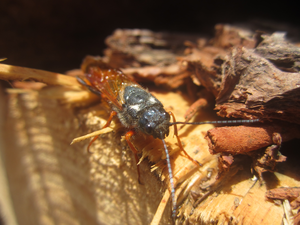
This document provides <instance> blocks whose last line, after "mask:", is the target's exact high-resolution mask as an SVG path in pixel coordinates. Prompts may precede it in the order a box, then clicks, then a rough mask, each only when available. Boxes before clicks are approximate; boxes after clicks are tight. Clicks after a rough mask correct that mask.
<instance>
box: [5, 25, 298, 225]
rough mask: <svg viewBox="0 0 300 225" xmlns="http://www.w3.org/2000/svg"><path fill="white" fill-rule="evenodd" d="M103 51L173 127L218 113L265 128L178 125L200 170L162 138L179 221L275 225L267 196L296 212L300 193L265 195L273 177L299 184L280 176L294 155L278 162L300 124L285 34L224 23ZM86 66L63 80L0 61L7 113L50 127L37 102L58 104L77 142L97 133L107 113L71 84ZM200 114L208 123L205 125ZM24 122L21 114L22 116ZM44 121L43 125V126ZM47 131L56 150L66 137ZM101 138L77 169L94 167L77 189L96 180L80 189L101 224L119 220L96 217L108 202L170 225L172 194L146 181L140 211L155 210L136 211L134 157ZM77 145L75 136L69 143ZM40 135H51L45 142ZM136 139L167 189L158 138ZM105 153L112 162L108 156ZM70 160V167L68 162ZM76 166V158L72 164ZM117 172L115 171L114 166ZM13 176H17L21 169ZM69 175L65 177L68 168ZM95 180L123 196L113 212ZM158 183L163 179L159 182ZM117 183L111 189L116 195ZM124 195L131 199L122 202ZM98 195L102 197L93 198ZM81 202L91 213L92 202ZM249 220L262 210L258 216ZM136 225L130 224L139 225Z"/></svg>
mask: <svg viewBox="0 0 300 225" xmlns="http://www.w3.org/2000/svg"><path fill="white" fill-rule="evenodd" d="M106 44H107V46H108V48H107V49H106V50H105V52H104V56H103V57H100V58H101V60H103V61H104V62H106V63H108V64H109V65H110V66H112V67H116V68H121V69H122V70H123V72H124V73H126V74H127V75H128V76H131V77H132V78H133V79H135V80H136V81H137V82H143V84H148V83H153V84H155V85H157V86H158V87H157V88H155V89H154V95H155V96H158V98H159V99H160V100H161V101H162V103H163V104H164V106H165V107H166V108H170V109H172V110H171V111H172V112H174V114H175V115H176V118H177V120H178V121H190V120H194V121H195V120H205V119H206V118H208V120H212V119H214V118H215V116H211V115H209V114H212V112H210V113H203V114H201V116H203V117H201V118H199V117H197V114H198V113H199V111H205V110H203V109H204V108H206V107H208V106H209V105H214V104H215V110H217V113H218V115H220V116H222V117H227V118H243V119H250V120H251V119H260V121H259V122H258V123H256V124H253V125H243V126H230V127H217V128H213V126H212V125H207V124H206V125H202V126H189V125H186V126H182V127H181V129H180V135H181V139H182V143H183V146H184V148H185V149H186V150H187V151H188V153H189V154H190V155H191V156H192V157H193V158H194V159H196V160H197V161H199V162H200V163H201V165H202V166H201V167H197V166H196V165H195V164H194V163H193V162H191V161H190V160H189V159H187V158H186V157H185V156H184V155H183V154H182V153H181V152H180V151H179V147H178V146H177V144H176V141H175V140H174V138H173V137H172V135H170V136H169V137H168V138H167V139H166V141H167V143H168V149H170V155H171V164H172V168H173V171H174V174H173V175H174V179H175V185H176V198H177V199H178V203H179V204H180V209H179V210H178V215H177V221H176V222H178V223H192V224H193V223H195V224H196V223H203V224H209V223H220V224H221V223H222V224H225V223H229V222H230V223H233V224H237V223H240V222H241V221H242V222H243V224H253V223H255V222H257V223H260V224H266V225H267V224H278V225H279V224H281V222H282V220H283V219H284V209H282V208H281V207H278V206H277V205H275V204H273V203H272V202H270V201H266V199H265V193H267V194H266V196H267V198H269V199H281V200H283V199H288V200H289V201H290V204H291V206H292V208H293V209H298V208H299V204H298V203H299V199H298V198H299V196H298V197H295V198H294V197H293V196H296V195H297V193H296V192H295V193H296V194H295V193H294V192H293V191H295V190H297V188H295V189H293V190H292V189H291V190H288V189H282V190H277V189H273V190H269V187H274V186H276V185H277V183H276V182H278V180H279V181H280V185H283V186H288V187H299V186H300V183H299V179H298V180H297V179H296V178H294V177H297V171H293V170H288V172H286V171H284V172H282V173H279V172H277V171H279V170H278V168H280V166H281V164H282V165H284V164H286V163H288V162H289V161H288V160H289V158H287V157H285V156H284V155H285V152H284V151H282V149H281V147H282V143H283V142H286V141H289V140H291V139H294V138H300V129H299V126H300V119H299V116H298V115H299V114H300V108H299V104H298V99H299V97H300V89H299V85H300V76H299V68H300V67H299V58H300V57H299V55H300V54H299V52H300V50H299V47H297V46H296V45H294V44H292V43H290V42H289V41H287V40H286V39H285V37H284V35H283V34H282V33H274V34H262V33H261V32H257V33H255V32H252V31H250V30H248V29H244V28H238V27H234V26H230V25H217V26H216V34H215V36H214V37H213V38H211V39H207V38H203V37H199V36H197V35H182V34H169V33H155V32H152V31H149V30H139V29H135V30H125V29H124V30H122V29H118V30H116V31H115V32H114V33H113V34H112V35H111V36H110V37H108V38H107V39H106ZM99 54H100V53H99ZM82 69H83V71H78V70H74V71H70V72H69V73H68V74H69V75H70V76H64V75H61V74H55V73H50V72H45V71H39V70H33V69H28V68H20V67H14V66H9V65H5V64H0V78H1V79H4V80H7V81H10V82H11V81H13V82H12V84H13V85H14V87H16V88H18V89H17V90H16V89H14V90H9V91H8V93H9V94H10V95H12V97H11V99H12V101H13V102H11V103H10V104H11V106H10V109H11V110H18V109H19V105H18V103H19V101H20V102H21V103H22V102H23V101H24V110H23V111H20V112H19V114H20V113H21V114H22V112H27V111H28V110H33V111H32V113H38V112H41V111H42V112H43V113H44V116H45V118H48V117H49V118H50V119H49V120H52V121H53V116H51V113H50V112H48V111H47V110H45V108H46V109H47V107H45V105H43V104H42V103H41V102H43V101H42V100H41V98H40V97H44V98H45V99H46V100H45V101H46V102H47V104H49V106H53V107H52V108H51V110H53V109H54V108H55V107H58V106H59V107H62V108H61V109H60V110H58V111H57V112H56V114H55V115H56V117H55V118H60V117H59V114H60V113H66V114H64V116H63V117H62V118H64V121H61V123H66V124H69V123H71V125H72V126H71V128H70V127H68V126H69V125H68V126H67V125H66V128H68V129H72V132H70V133H71V134H74V132H75V131H74V130H75V129H76V128H75V127H76V126H75V122H74V121H75V120H76V121H77V122H78V123H79V125H78V127H79V128H78V131H77V130H76V132H75V133H76V134H79V133H80V135H83V134H86V133H82V132H87V131H89V132H91V131H95V128H98V127H99V126H100V125H99V120H100V121H104V120H105V119H107V114H106V113H103V111H105V110H106V108H105V106H102V105H101V104H100V105H96V106H95V103H98V102H99V99H98V98H97V96H95V95H94V94H92V93H90V92H88V91H86V90H83V88H82V87H81V86H80V85H79V84H78V83H77V81H76V79H75V77H74V76H75V75H80V74H81V73H82V72H84V71H85V69H84V68H82ZM14 80H17V81H14ZM24 80H34V81H39V82H41V83H43V84H42V85H41V84H38V85H36V84H34V85H33V84H32V83H24V82H20V81H24ZM45 84H47V86H45ZM161 88H163V89H166V88H167V89H168V90H172V92H169V93H165V92H163V93H161V92H162V91H161ZM24 89H27V90H32V91H35V95H33V92H28V91H27V90H26V92H25V91H24ZM173 92H175V93H173ZM20 93H25V96H28V98H29V99H32V101H36V102H38V103H37V104H36V105H37V107H36V108H30V106H28V107H27V104H29V103H28V102H27V100H26V97H25V99H22V97H20V96H18V94H20ZM27 94H28V95H27ZM37 96H38V97H37ZM57 100H58V101H57ZM56 101H57V102H56ZM85 103H86V104H85ZM47 104H46V105H47ZM56 104H57V105H56ZM29 105H30V104H29ZM47 106H48V105H47ZM54 106H55V107H54ZM68 106H69V107H68ZM22 107H23V106H22ZM49 113H50V114H49ZM19 114H18V115H19ZM74 114H76V116H75V117H76V118H75V117H74V118H73V116H74ZM95 115H100V116H99V117H97V116H95ZM26 116H27V115H26ZM26 116H25V117H26ZM25 117H24V118H25ZM204 117H205V119H203V118H204ZM28 118H29V117H26V119H28ZM96 118H97V119H96ZM99 118H100V119H99ZM18 119H20V120H22V119H23V118H22V117H18V116H17V114H11V115H10V118H9V121H10V122H11V123H12V122H13V121H18ZM40 120H41V121H42V119H40ZM44 120H45V121H46V120H47V119H44ZM65 121H67V122H65ZM91 121H92V122H91ZM24 123H25V122H24V121H23V120H22V121H20V123H19V124H20V125H18V126H21V128H22V132H23V133H24V132H25V133H26V130H24V129H26V127H23V126H22V124H23V125H24ZM51 124H53V123H51ZM45 126H47V124H46V125H45ZM48 126H49V125H48ZM61 126H62V125H61ZM16 127H17V125H16ZM50 127H51V126H50ZM54 128H55V127H54ZM35 129H36V128H35ZM44 129H46V128H44ZM61 129H63V128H61ZM50 130H52V127H51V129H50ZM14 132H15V133H14ZM14 132H11V134H12V135H13V134H18V131H17V129H15V130H14ZM106 132H109V133H106ZM53 133H54V135H53V136H54V137H55V140H57V141H60V139H61V136H59V137H57V136H56V135H57V130H55V129H54V132H53ZM70 133H68V132H67V131H65V132H64V133H63V134H65V135H66V136H68V137H69V136H70ZM80 135H77V136H80ZM101 135H107V137H108V138H107V140H103V138H102V140H101V141H97V142H96V146H94V147H93V149H92V151H93V152H95V153H94V154H93V155H92V156H89V157H88V158H89V159H88V160H87V161H86V162H85V163H86V164H85V163H82V165H90V164H89V163H90V162H92V164H91V165H90V167H91V168H90V169H91V170H92V171H93V172H91V173H89V172H90V171H88V170H89V168H88V166H87V167H84V168H85V169H86V170H87V171H88V173H87V174H89V176H88V177H90V179H91V180H89V179H88V178H87V179H84V180H85V182H91V183H92V185H91V186H89V187H85V191H86V192H89V193H93V194H95V196H94V195H93V197H95V199H96V201H97V202H96V203H97V204H98V205H97V204H96V206H95V209H96V210H97V213H99V215H101V216H102V217H103V218H109V219H107V221H110V222H111V224H112V223H114V222H116V221H118V220H115V219H116V218H114V217H112V216H110V215H108V214H107V213H105V212H104V211H101V210H102V209H101V208H102V207H103V208H105V207H107V206H108V205H109V207H108V208H109V210H108V211H109V212H113V211H114V210H120V212H124V211H126V210H128V209H129V214H128V215H124V214H123V213H120V218H121V217H122V219H125V220H127V221H130V222H133V223H134V222H135V223H137V224H138V223H140V224H142V223H150V221H151V219H152V216H153V214H154V213H155V209H153V208H155V207H154V205H155V206H159V207H158V211H157V212H156V214H155V215H154V220H153V221H152V224H153V225H154V224H158V223H159V221H160V220H161V219H162V221H164V223H167V222H170V220H169V218H170V210H169V209H170V208H169V207H170V206H169V205H168V204H166V201H168V198H169V195H168V191H169V190H168V188H167V190H166V191H165V193H164V194H163V192H162V189H161V186H156V187H152V188H150V189H149V186H148V181H150V180H151V179H152V178H153V177H152V178H149V177H148V176H147V175H145V180H144V182H145V187H144V188H143V189H141V190H143V191H145V192H146V193H147V196H150V198H151V199H146V198H142V199H143V200H144V201H145V205H147V204H148V203H149V204H150V203H151V205H147V210H149V212H151V213H149V212H148V211H147V210H144V209H143V207H142V205H143V204H144V203H143V204H142V203H141V205H139V203H137V202H139V201H138V200H139V198H140V199H141V196H144V195H143V193H142V192H141V191H136V189H139V186H138V185H137V183H136V182H135V181H134V175H133V174H134V173H133V172H132V171H130V172H128V171H127V170H126V176H125V175H124V174H123V172H124V168H127V166H128V165H129V166H131V167H132V165H133V164H132V162H131V161H130V157H128V154H129V153H128V152H127V150H124V149H125V148H126V147H124V145H123V140H122V139H121V136H122V129H116V130H115V129H114V131H113V129H111V128H108V129H107V130H105V133H101ZM21 136H22V135H21ZM75 137H76V136H72V139H73V138H75ZM116 137H118V138H116ZM29 138H30V137H29ZM47 138H48V139H49V138H51V137H50V136H47ZM116 139H118V141H116ZM120 139H121V140H120ZM133 142H134V145H135V146H136V147H137V148H138V149H140V150H141V152H140V153H141V155H140V156H141V160H140V162H141V164H142V163H143V162H142V160H143V159H145V158H147V159H148V160H149V161H148V163H149V162H150V163H151V166H152V171H156V173H157V174H158V176H159V180H160V181H162V182H164V187H168V185H169V184H168V172H167V169H166V164H165V156H164V154H163V153H162V152H163V151H162V150H161V149H162V148H163V146H162V145H161V143H158V142H157V141H156V140H155V139H154V138H151V137H150V138H149V137H145V136H144V135H140V134H138V135H137V136H136V138H135V139H134V141H133ZM15 144H16V143H15ZM18 144H20V145H19V146H18V147H19V148H22V146H23V147H24V146H25V145H26V144H27V145H26V146H25V147H26V149H27V150H26V151H27V152H29V153H28V154H33V153H32V152H30V151H31V150H30V140H29V142H26V141H25V142H20V143H17V144H16V145H18ZM64 146H65V145H64ZM74 146H76V145H74ZM99 146H100V147H101V148H103V152H102V151H99ZM78 148H79V149H78ZM16 149H17V148H14V150H13V152H14V153H16V152H17V150H16ZM80 149H83V145H80V146H79V147H77V151H79V153H74V154H75V156H74V159H73V158H72V159H71V160H70V161H68V160H67V162H68V163H69V164H72V160H74V161H76V160H79V161H80V160H83V159H82V158H84V157H87V156H86V153H84V154H83V151H81V152H80ZM37 150H38V148H37V149H35V151H36V152H37ZM71 150H72V149H70V148H68V150H66V149H65V148H64V149H60V148H59V149H58V150H57V152H56V153H58V155H60V154H62V155H65V154H69V153H66V151H67V152H69V151H71ZM115 151H117V152H118V153H120V154H116V157H117V158H114V156H115ZM35 154H37V153H35ZM70 154H71V153H70ZM72 154H73V153H72ZM122 154H126V157H125V158H126V160H127V161H126V162H124V163H120V162H119V161H120V159H121V158H122V159H123V155H122ZM108 155H109V156H108ZM111 155H112V158H110V156H111ZM8 156H11V157H12V156H13V155H12V154H9V152H8ZM24 157H25V156H24ZM53 157H54V156H53ZM65 157H66V158H68V156H65ZM72 157H73V156H72ZM77 157H81V158H78V159H77ZM102 157H103V159H102ZM107 161H109V162H111V161H113V162H114V163H115V162H118V163H116V165H117V166H116V168H111V167H110V166H109V165H106V163H107ZM121 161H122V160H121ZM43 162H45V161H43ZM114 163H112V164H113V165H115V164H114ZM99 164H100V166H101V168H102V169H103V170H105V171H106V170H107V171H110V170H114V172H115V174H114V175H113V176H114V177H111V178H107V177H103V176H100V172H101V171H100V170H99V169H97V168H98V167H97V166H99ZM127 164H128V165H127ZM62 165H63V164H62ZM62 165H61V166H62ZM147 165H148V164H147ZM62 167H63V166H62ZM75 167H76V166H75ZM75 167H74V168H75ZM251 167H252V169H254V171H255V172H256V173H255V175H257V176H256V177H255V179H250V178H251V177H252V176H253V174H251ZM10 168H11V167H10ZM18 168H19V169H20V170H22V169H24V168H22V166H21V165H20V166H19V167H18ZM41 168H42V165H41ZM45 170H47V168H46V169H45ZM66 170H67V171H68V169H66ZM74 170H76V169H74ZM95 171H96V172H95ZM146 171H147V170H146ZM266 171H269V172H271V174H272V176H275V177H276V179H277V180H276V181H264V182H257V180H258V179H259V180H260V181H262V179H263V178H264V176H265V174H267V173H265V172H266ZM69 172H70V171H69ZM144 173H145V171H144ZM263 173H264V176H263V175H262V174H263ZM71 174H73V173H71ZM291 174H292V175H293V176H294V177H293V176H291ZM97 176H99V177H101V178H102V179H105V180H106V181H105V182H108V183H109V185H111V186H112V187H114V188H116V189H117V195H116V196H118V197H120V198H119V199H117V200H116V202H117V203H118V204H115V205H112V204H110V203H109V201H107V200H105V205H104V204H102V203H101V201H102V198H103V199H104V197H105V196H104V195H103V194H99V190H101V188H103V187H102V186H101V185H100V186H101V187H100V186H99V179H98V178H97ZM266 176H267V175H266ZM62 177H63V178H66V179H68V173H66V176H64V174H63V176H62ZM150 177H151V176H150ZM125 178H126V179H125ZM120 179H121V181H122V182H123V183H122V188H123V185H124V187H125V189H126V190H125V192H122V191H121V189H119V188H120V184H119V183H118V181H120ZM153 179H154V178H153ZM155 179H156V180H158V179H157V177H156V176H155ZM94 181H95V182H94ZM110 181H111V182H110ZM142 181H143V180H142ZM151 181H153V180H151ZM25 183H26V182H25ZM100 183H102V181H101V182H100ZM266 183H267V184H266ZM116 184H117V186H115V185H116ZM93 185H94V186H96V187H97V188H99V190H98V189H97V191H95V193H94V192H93V191H94V190H93V189H92V187H94V186H93ZM130 185H131V186H130ZM75 186H76V182H75ZM79 187H80V185H79ZM130 188H132V189H130ZM78 189H80V188H78ZM133 189H134V190H135V191H133ZM159 189H160V190H161V191H160V194H159V198H160V199H161V198H162V200H161V202H160V204H159V201H158V202H157V201H155V203H153V201H154V199H157V198H153V195H151V193H152V192H151V190H152V191H154V190H156V191H157V190H159ZM78 192H80V191H78ZM158 192H159V191H158ZM14 193H17V192H14ZM96 193H97V195H96ZM101 193H102V192H101ZM127 193H130V196H129V197H128V196H127ZM290 193H293V194H290ZM72 194H74V193H70V195H67V197H68V198H70V199H76V197H77V196H78V195H77V193H76V195H72ZM108 194H111V195H110V198H113V197H114V194H115V193H108ZM100 195H101V197H99V196H100ZM80 196H81V195H80ZM131 196H133V197H132V198H133V199H135V201H136V205H139V206H141V207H136V208H135V206H132V205H131V204H130V203H129V202H130V200H131ZM162 196H164V197H162ZM281 196H283V197H281ZM81 197H84V195H82V196H81ZM118 197H117V198H118ZM22 198H23V197H22ZM25 199H26V198H25ZM91 199H92V198H91ZM23 200H24V199H23ZM121 200H122V201H124V202H126V204H128V205H127V206H128V208H126V206H124V205H122V202H121ZM152 200H153V201H152ZM45 202H47V200H45ZM70 202H71V201H70ZM110 202H112V201H110ZM85 203H86V204H87V205H88V202H85ZM297 204H298V205H297ZM295 205H296V206H295ZM48 206H49V207H50V206H52V205H47V207H48ZM100 206H101V207H100ZM114 207H121V208H114ZM124 207H125V208H124ZM79 208H80V207H79ZM133 209H134V210H133ZM80 210H82V211H84V212H85V213H86V214H88V215H89V211H85V209H83V208H80ZM135 210H136V211H135ZM164 210H165V212H164ZM91 211H92V210H91ZM146 211H147V212H146ZM256 212H259V213H258V214H255V213H256ZM74 213H76V210H75V211H74ZM97 213H96V214H97ZM139 213H142V214H143V215H140V214H139ZM147 213H149V215H151V218H149V216H147V215H146V214H147ZM129 215H130V218H129ZM254 215H255V218H254ZM294 215H296V214H294ZM89 216H90V217H89V219H90V220H92V219H91V218H94V217H93V216H92V215H89ZM299 217H300V216H299V213H298V214H297V215H296V216H295V217H294V221H298V220H299ZM82 218H85V216H83V217H82ZM95 218H97V219H96V221H98V219H99V217H97V216H96V217H95ZM132 218H137V220H136V221H135V220H134V219H132ZM253 218H254V219H253ZM120 221H121V220H120ZM122 221H123V220H122ZM262 221H263V222H262ZM101 222H102V221H101Z"/></svg>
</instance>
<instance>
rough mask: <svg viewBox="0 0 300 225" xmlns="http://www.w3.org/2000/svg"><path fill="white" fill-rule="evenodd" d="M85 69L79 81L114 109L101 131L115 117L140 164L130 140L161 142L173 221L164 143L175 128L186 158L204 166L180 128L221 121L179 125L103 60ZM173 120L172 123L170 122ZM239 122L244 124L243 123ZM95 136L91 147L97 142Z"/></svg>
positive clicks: (92, 60)
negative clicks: (182, 138)
mask: <svg viewBox="0 0 300 225" xmlns="http://www.w3.org/2000/svg"><path fill="white" fill-rule="evenodd" d="M82 69H83V71H84V73H85V78H84V79H82V78H79V77H78V78H77V79H78V81H79V82H80V83H81V84H82V85H84V86H85V87H87V88H88V89H89V90H90V91H91V92H93V93H95V94H97V95H99V96H100V97H101V98H102V100H104V101H106V102H107V103H108V104H109V105H110V107H111V110H112V111H111V113H110V116H109V118H108V120H107V122H106V124H105V125H104V126H103V127H102V129H104V128H106V127H108V126H109V125H110V124H111V121H112V119H113V118H114V117H118V118H119V120H120V122H121V124H122V125H123V126H124V127H126V128H127V129H128V131H127V133H126V134H125V140H126V142H127V144H128V146H129V147H130V149H131V150H132V152H133V153H134V156H135V160H136V163H138V161H139V160H138V155H137V153H138V150H137V149H136V148H135V146H134V145H133V144H132V142H131V137H132V136H134V135H135V134H137V133H138V132H142V133H144V134H146V135H151V136H153V137H154V138H158V139H160V140H161V141H162V143H163V146H164V151H165V155H166V162H167V168H168V175H169V182H170V190H171V199H172V208H173V210H172V217H173V218H175V217H176V207H177V206H176V198H175V185H174V180H173V172H172V168H171V163H170V155H169V151H168V148H167V144H166V142H165V140H164V139H165V138H166V137H167V136H168V135H169V128H170V127H171V126H174V134H175V136H176V138H177V142H178V146H179V147H180V149H181V151H182V152H183V153H184V154H185V155H186V157H187V158H189V159H190V160H192V161H193V162H195V163H196V164H198V165H199V166H201V164H200V163H199V162H197V161H196V160H194V159H193V158H192V157H190V156H189V155H188V154H187V152H186V151H185V150H184V148H183V146H182V144H181V141H180V138H179V136H178V132H177V127H176V125H177V124H193V125H197V124H204V123H220V122H218V121H208V122H199V123H186V122H176V120H175V116H174V115H173V113H172V112H166V111H165V109H164V108H163V105H162V103H161V102H160V101H159V100H158V99H156V98H155V97H154V96H153V95H152V94H151V93H149V92H148V91H147V90H145V89H144V88H142V87H141V86H140V85H139V84H137V83H136V82H134V81H133V80H131V79H130V78H129V77H127V76H126V75H125V74H124V73H123V72H121V71H120V70H118V69H112V68H110V67H108V66H107V65H106V64H105V63H103V62H102V61H101V60H100V59H97V58H94V57H91V56H87V57H86V58H85V60H84V62H83V66H82ZM171 118H173V122H170V120H171ZM238 122H245V121H244V120H240V121H238ZM98 136H99V135H97V136H95V137H94V138H93V139H92V140H91V142H90V143H89V145H88V149H89V147H90V146H91V144H92V143H93V142H94V141H95V140H96V139H97V138H98ZM137 171H138V180H139V182H140V171H139V165H138V164H137Z"/></svg>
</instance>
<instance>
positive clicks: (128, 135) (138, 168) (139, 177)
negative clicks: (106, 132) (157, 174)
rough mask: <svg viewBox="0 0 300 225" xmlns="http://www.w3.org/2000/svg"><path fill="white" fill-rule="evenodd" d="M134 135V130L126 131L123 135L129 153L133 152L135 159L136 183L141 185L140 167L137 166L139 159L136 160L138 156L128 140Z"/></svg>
mask: <svg viewBox="0 0 300 225" xmlns="http://www.w3.org/2000/svg"><path fill="white" fill-rule="evenodd" d="M133 135H135V131H134V130H130V131H128V132H127V133H126V134H125V140H126V141H127V144H128V145H129V147H130V149H131V151H132V152H133V154H134V157H135V161H136V167H137V172H138V181H139V183H140V184H142V183H141V175H140V166H139V164H138V163H139V158H138V155H137V152H138V151H137V150H136V148H135V147H134V145H133V144H132V142H131V141H130V138H131V137H132V136H133Z"/></svg>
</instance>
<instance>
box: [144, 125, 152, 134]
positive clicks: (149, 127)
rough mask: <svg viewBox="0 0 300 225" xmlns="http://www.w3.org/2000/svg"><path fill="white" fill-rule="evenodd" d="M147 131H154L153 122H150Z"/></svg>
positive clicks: (149, 132)
mask: <svg viewBox="0 0 300 225" xmlns="http://www.w3.org/2000/svg"><path fill="white" fill-rule="evenodd" d="M145 127H146V129H145V130H146V132H147V133H148V134H152V132H153V130H154V127H153V124H151V123H148V124H147V125H146V126H145Z"/></svg>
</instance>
